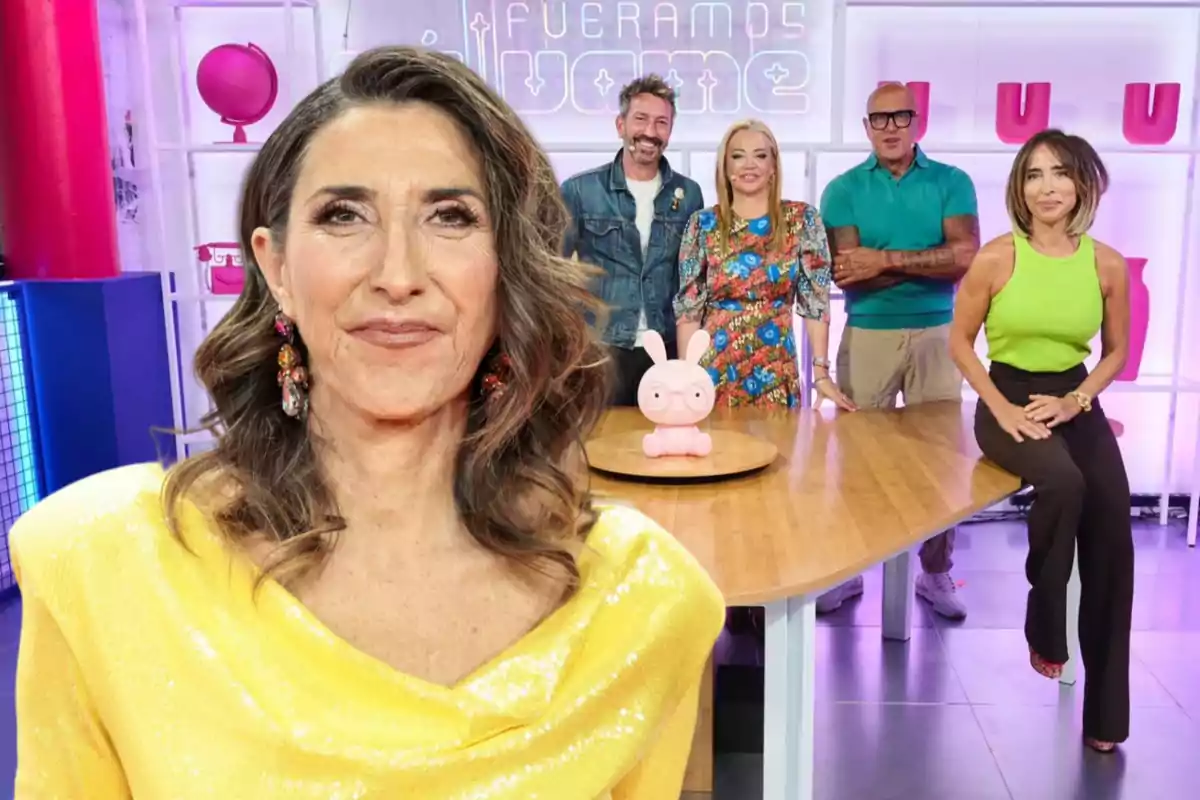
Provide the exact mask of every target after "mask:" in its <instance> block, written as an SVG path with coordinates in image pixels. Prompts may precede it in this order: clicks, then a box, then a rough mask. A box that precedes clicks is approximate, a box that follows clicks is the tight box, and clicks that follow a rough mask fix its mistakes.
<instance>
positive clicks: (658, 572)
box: [10, 465, 724, 800]
mask: <svg viewBox="0 0 1200 800" xmlns="http://www.w3.org/2000/svg"><path fill="white" fill-rule="evenodd" d="M162 476H163V473H162V470H161V469H159V468H158V467H153V466H148V465H147V466H137V467H125V468H122V469H119V470H114V471H111V472H107V473H103V474H101V475H97V476H93V477H91V478H88V479H86V480H84V481H81V482H79V483H77V484H75V485H73V486H71V487H68V488H66V489H64V490H62V491H60V492H58V493H56V494H55V495H54V496H52V497H50V498H48V499H47V500H44V501H43V502H42V503H40V504H39V505H37V506H36V507H35V508H34V509H33V510H31V511H30V512H29V513H28V514H26V515H25V516H24V517H23V518H22V519H21V520H20V521H19V522H18V523H17V525H16V526H15V527H14V528H13V530H12V532H11V538H10V541H11V547H12V558H13V564H14V568H15V570H16V574H17V578H18V581H19V582H20V585H21V591H22V596H23V599H24V611H23V613H24V618H23V621H22V630H21V649H20V656H19V659H18V665H17V689H16V707H17V760H18V766H17V779H16V798H17V800H53V799H54V798H60V799H61V800H110V798H126V797H133V798H138V799H139V800H143V799H144V800H168V798H169V800H198V799H199V798H220V800H243V799H244V800H284V799H285V798H286V800H303V799H306V798H311V800H317V798H319V799H320V800H350V798H382V799H384V800H601V799H607V798H611V800H669V799H670V798H677V797H678V796H679V792H680V784H681V782H682V776H683V772H684V768H685V766H686V762H687V757H688V752H689V749H690V747H691V740H692V735H693V728H694V726H695V718H696V709H697V701H698V696H699V684H700V679H701V675H702V672H703V667H704V663H705V660H706V659H707V657H708V654H709V652H710V650H711V648H712V645H713V643H714V641H715V640H716V637H717V634H718V633H719V631H720V628H721V624H722V621H723V618H724V605H723V603H722V599H721V596H720V594H719V593H718V592H717V590H716V588H715V586H714V585H713V584H712V582H711V581H710V580H709V578H708V576H707V575H706V574H705V573H704V571H703V570H702V569H701V568H700V566H699V565H698V564H697V563H696V562H695V561H694V560H693V559H692V558H691V556H690V555H689V554H688V553H687V552H686V551H685V550H684V549H683V547H682V546H680V545H679V544H678V543H677V542H676V541H675V540H674V539H673V538H672V537H671V536H670V535H669V534H668V533H666V532H665V531H663V530H662V529H661V528H659V527H658V526H657V525H655V524H654V523H653V522H651V521H650V520H649V519H647V518H646V517H644V516H643V515H641V514H639V513H638V512H636V511H634V510H632V509H627V508H620V507H606V508H604V509H603V510H602V512H601V514H600V518H599V522H598V523H597V525H596V526H595V527H594V528H593V530H592V532H591V533H590V534H589V537H588V545H589V547H588V548H587V549H586V551H585V554H584V555H583V556H581V558H580V563H579V567H580V571H581V573H582V577H583V580H582V588H581V589H580V591H579V592H578V593H577V594H575V595H574V596H573V597H572V598H571V599H570V600H569V601H567V603H566V604H564V605H563V606H562V607H561V608H560V609H559V610H558V611H556V612H555V613H554V614H552V615H551V616H550V617H548V618H547V619H546V620H545V621H544V622H543V623H542V624H541V625H540V626H538V627H537V628H536V629H534V630H533V631H532V632H531V633H529V634H528V635H527V636H525V637H524V638H523V639H521V640H520V641H518V642H517V643H516V644H515V645H513V646H512V647H511V648H509V649H508V650H507V651H505V652H504V653H502V654H501V655H500V656H499V657H497V658H496V659H494V660H492V661H491V662H490V663H488V664H486V665H485V666H483V667H481V668H480V669H479V670H477V671H476V672H475V673H474V674H473V675H471V676H470V677H468V678H466V679H464V680H463V681H462V682H460V683H459V684H457V685H456V686H454V687H453V688H447V687H442V686H437V685H434V684H431V683H428V682H425V681H422V680H418V679H416V678H414V677H412V676H408V675H404V674H401V673H398V672H396V671H394V670H392V669H391V668H389V667H387V666H386V665H384V664H383V663H382V662H379V661H376V660H374V659H372V658H370V657H368V656H366V655H365V654H363V653H362V652H361V651H358V650H356V649H354V648H352V647H351V646H350V645H349V644H347V643H346V642H345V641H343V640H341V639H339V638H337V637H336V636H334V635H333V634H332V633H331V632H330V631H329V630H328V629H327V628H324V627H323V626H322V625H321V623H320V622H318V621H317V620H316V618H315V617H314V616H312V615H311V614H310V613H309V612H308V611H307V609H306V608H305V607H304V606H303V605H302V604H301V603H300V602H299V601H298V600H297V599H296V598H295V597H294V596H292V595H291V594H289V593H288V592H287V591H286V590H285V589H284V588H283V587H282V586H280V585H279V584H277V583H273V582H268V583H267V584H266V586H265V587H264V589H263V590H262V591H261V592H260V594H259V596H258V597H257V599H254V598H253V597H252V595H251V589H252V584H253V581H254V577H255V575H256V574H257V572H256V569H255V567H254V565H253V564H252V562H251V561H250V559H249V558H246V557H244V556H241V555H233V551H232V550H231V549H230V548H228V547H227V546H226V545H225V544H224V543H223V541H222V540H221V539H220V538H219V537H218V534H217V532H216V531H214V530H213V529H212V528H211V527H210V525H209V523H207V521H206V520H205V518H204V517H202V516H201V515H200V512H199V511H198V510H197V509H196V508H195V507H189V508H187V509H186V513H185V514H184V515H183V519H182V524H183V531H184V538H185V541H186V542H187V544H188V546H189V547H190V549H191V550H192V551H193V552H188V549H187V548H185V547H183V546H182V545H181V544H180V543H179V542H177V541H176V540H175V539H174V538H173V537H172V536H171V535H170V533H169V532H168V530H167V528H166V526H165V523H164V520H163V514H162V510H161V501H160V498H159V491H160V489H161V486H162Z"/></svg>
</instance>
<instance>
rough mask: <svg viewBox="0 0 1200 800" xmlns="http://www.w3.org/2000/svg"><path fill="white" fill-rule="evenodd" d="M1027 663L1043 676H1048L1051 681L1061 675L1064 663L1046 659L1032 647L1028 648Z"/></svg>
mask: <svg viewBox="0 0 1200 800" xmlns="http://www.w3.org/2000/svg"><path fill="white" fill-rule="evenodd" d="M1029 665H1030V666H1031V667H1033V669H1034V671H1035V672H1037V674H1039V675H1041V676H1042V677H1043V678H1049V679H1050V680H1052V681H1056V680H1058V679H1059V678H1061V677H1062V671H1063V666H1064V665H1063V664H1056V663H1054V662H1053V661H1047V660H1046V659H1044V658H1042V657H1041V656H1039V655H1038V654H1037V653H1036V652H1035V651H1034V649H1033V648H1032V647H1031V648H1029Z"/></svg>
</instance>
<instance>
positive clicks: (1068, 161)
mask: <svg viewBox="0 0 1200 800" xmlns="http://www.w3.org/2000/svg"><path fill="white" fill-rule="evenodd" d="M1042 145H1045V146H1046V147H1047V148H1049V150H1050V152H1052V153H1053V154H1054V156H1055V158H1057V159H1058V160H1059V162H1060V163H1061V164H1062V165H1063V167H1064V168H1065V169H1066V171H1067V177H1069V178H1070V179H1071V181H1072V182H1073V183H1074V184H1075V197H1076V202H1075V208H1074V209H1072V210H1071V215H1070V217H1069V218H1068V219H1067V233H1069V234H1071V235H1072V236H1082V235H1083V234H1085V233H1087V232H1088V231H1089V230H1090V229H1091V227H1092V223H1093V222H1095V221H1096V209H1097V208H1099V207H1100V197H1101V196H1102V195H1103V194H1104V193H1105V192H1106V191H1108V170H1107V169H1106V168H1105V166H1104V162H1103V161H1101V160H1100V156H1099V155H1097V153H1096V150H1095V148H1093V147H1092V146H1091V145H1090V144H1089V143H1088V141H1087V140H1086V139H1084V138H1083V137H1081V136H1074V135H1072V134H1069V133H1063V132H1062V131H1060V130H1058V129H1056V128H1051V129H1050V130H1044V131H1041V132H1039V133H1036V134H1034V135H1033V137H1031V138H1030V139H1029V141H1027V142H1026V143H1025V144H1024V145H1023V146H1022V147H1021V149H1020V151H1019V152H1018V153H1017V157H1016V159H1015V160H1014V161H1013V165H1012V171H1011V172H1010V173H1009V174H1008V189H1007V191H1006V192H1005V197H1004V203H1005V205H1006V206H1007V207H1008V217H1009V219H1011V220H1012V224H1013V226H1014V227H1015V228H1016V229H1017V230H1018V231H1020V232H1021V233H1022V234H1023V235H1025V236H1029V235H1030V231H1031V227H1032V225H1033V212H1032V211H1030V210H1029V204H1028V203H1026V202H1025V181H1026V179H1027V177H1028V173H1029V162H1030V161H1031V160H1032V158H1033V154H1034V152H1035V151H1036V150H1037V149H1038V148H1039V147H1041V146H1042Z"/></svg>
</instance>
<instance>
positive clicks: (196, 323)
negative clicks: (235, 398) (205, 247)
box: [131, 0, 325, 455]
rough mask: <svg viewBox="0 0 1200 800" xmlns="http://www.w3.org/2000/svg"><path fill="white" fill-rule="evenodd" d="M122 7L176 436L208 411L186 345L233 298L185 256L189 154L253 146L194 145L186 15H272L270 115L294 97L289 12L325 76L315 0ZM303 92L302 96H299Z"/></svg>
mask: <svg viewBox="0 0 1200 800" xmlns="http://www.w3.org/2000/svg"><path fill="white" fill-rule="evenodd" d="M131 5H132V9H133V14H132V16H133V22H134V28H135V31H136V34H135V35H136V40H137V41H136V48H135V49H136V51H137V52H138V54H139V55H140V61H141V65H140V66H141V73H142V76H143V85H142V86H141V89H142V91H141V99H142V107H141V109H140V113H141V123H142V126H143V129H144V130H143V132H142V137H143V139H144V140H145V141H144V145H145V147H144V150H145V151H146V152H147V153H148V159H147V161H148V166H147V169H146V172H147V174H148V178H149V183H150V189H151V191H150V192H149V195H150V197H151V199H152V203H153V205H154V210H155V212H156V213H154V214H153V215H152V216H153V217H154V222H155V224H154V225H152V226H151V227H152V230H150V231H148V235H149V236H151V237H152V238H153V239H154V240H155V245H156V247H155V248H154V249H155V250H156V252H157V253H159V254H160V255H161V258H162V259H163V267H162V275H163V296H164V298H165V302H164V317H165V320H166V325H167V332H168V346H169V347H170V351H171V384H172V388H173V398H172V400H173V407H174V414H175V426H176V429H177V430H179V431H184V430H187V429H190V428H193V427H195V425H196V424H197V423H198V422H199V419H200V417H201V416H202V415H203V413H205V412H206V411H207V410H208V406H207V401H201V400H200V397H201V396H202V395H203V392H202V390H201V389H200V387H199V386H198V385H197V384H196V382H195V380H194V378H192V354H193V353H194V351H195V346H196V345H197V344H198V343H199V341H200V340H201V339H202V337H203V335H204V334H205V333H207V331H208V330H209V329H210V328H211V325H212V324H213V323H214V322H215V321H216V319H219V317H220V313H217V312H216V310H215V309H214V305H215V304H220V303H224V304H226V305H227V304H229V303H230V302H231V301H232V300H233V299H234V298H233V297H231V296H218V295H214V294H212V293H211V292H209V291H208V290H207V288H206V285H205V281H204V278H203V275H202V274H201V270H200V268H199V266H198V264H197V261H196V257H195V253H194V250H193V247H194V246H195V245H198V244H200V237H201V235H202V234H201V224H200V203H201V199H200V197H199V196H198V193H197V190H196V176H197V174H198V172H199V171H201V170H203V169H204V167H205V166H206V165H204V164H201V163H199V159H197V158H196V157H197V156H198V155H204V154H253V153H255V152H257V151H258V149H259V147H260V146H261V145H259V144H255V143H251V144H233V143H208V142H197V141H193V134H192V130H193V126H192V115H193V106H192V102H191V101H190V98H191V96H192V92H193V88H192V82H193V81H194V80H195V76H194V74H193V70H192V69H191V68H190V67H189V62H188V56H189V53H188V50H187V37H186V35H185V24H186V20H185V13H213V14H222V13H224V14H228V13H231V12H234V13H236V12H240V11H260V12H261V11H263V10H267V11H272V10H273V11H278V12H279V14H280V22H281V26H280V27H281V28H282V31H283V46H282V51H283V52H282V57H280V53H278V52H276V53H273V54H272V56H273V60H274V61H275V63H276V69H277V71H278V74H279V93H278V97H277V100H276V103H275V106H274V108H275V109H280V108H283V109H290V108H291V107H292V106H294V105H295V103H296V102H297V101H298V100H299V99H300V96H301V93H300V91H299V89H298V87H297V86H296V81H295V80H294V76H296V75H297V74H298V69H297V67H298V64H297V57H296V53H297V47H296V38H295V28H296V19H297V14H298V13H304V14H309V15H311V20H312V21H311V26H312V33H313V40H314V41H313V53H314V55H315V58H314V60H315V62H316V63H315V72H316V80H317V82H318V83H319V82H320V81H322V80H324V78H325V75H324V72H325V58H324V52H323V51H324V42H323V35H322V27H321V9H320V3H319V2H318V0H132V3H131ZM261 33H262V31H259V30H249V31H246V32H245V33H243V34H242V35H241V36H239V37H238V39H241V40H244V39H246V38H249V39H254V38H256V37H257V36H258V35H260V34H261ZM235 41H236V40H235ZM164 65H167V66H166V68H165V69H164ZM164 72H165V73H167V74H165V75H164ZM303 91H304V92H305V93H306V92H307V89H304V90H303ZM232 211H233V210H232V209H231V214H232ZM231 238H236V237H231ZM209 440H210V437H209V436H208V435H207V434H195V433H187V434H185V433H180V434H177V435H176V448H177V451H178V452H179V453H180V454H181V455H182V454H185V453H187V452H188V451H189V449H190V448H194V447H196V446H199V445H203V444H205V443H206V442H207V441H209Z"/></svg>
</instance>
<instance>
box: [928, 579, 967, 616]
mask: <svg viewBox="0 0 1200 800" xmlns="http://www.w3.org/2000/svg"><path fill="white" fill-rule="evenodd" d="M917 597H919V598H921V599H922V600H924V601H926V602H927V603H929V604H930V605H931V606H933V610H934V611H936V612H937V613H938V614H941V615H942V616H943V617H945V618H946V619H954V620H959V619H966V617H967V607H966V605H965V604H964V603H963V601H962V599H961V598H960V597H959V596H958V587H957V586H955V585H954V579H953V578H951V577H950V573H949V572H942V573H938V574H936V575H931V574H929V573H928V572H922V573H921V574H919V575H917Z"/></svg>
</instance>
